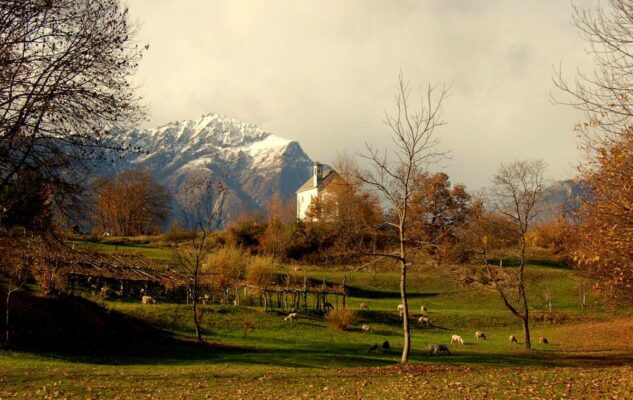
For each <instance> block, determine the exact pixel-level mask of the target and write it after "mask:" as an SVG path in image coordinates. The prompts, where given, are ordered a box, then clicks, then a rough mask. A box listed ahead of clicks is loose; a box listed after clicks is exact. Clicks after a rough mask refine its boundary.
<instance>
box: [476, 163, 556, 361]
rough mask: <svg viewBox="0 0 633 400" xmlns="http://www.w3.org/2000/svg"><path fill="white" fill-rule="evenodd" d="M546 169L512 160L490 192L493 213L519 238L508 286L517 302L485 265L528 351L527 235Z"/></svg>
mask: <svg viewBox="0 0 633 400" xmlns="http://www.w3.org/2000/svg"><path fill="white" fill-rule="evenodd" d="M545 168H546V165H545V163H544V162H543V161H542V160H532V161H514V162H511V163H509V164H501V167H500V168H499V171H498V172H497V174H496V175H495V176H494V179H493V186H492V189H491V195H492V199H491V200H492V201H493V202H494V207H495V209H496V211H497V212H498V213H499V214H501V215H503V216H505V217H506V218H507V219H508V220H509V221H510V223H511V226H512V227H513V231H514V235H515V236H516V238H517V239H518V243H517V256H518V260H519V266H518V270H517V271H516V276H515V284H514V285H511V286H512V287H513V288H514V289H515V290H516V293H515V294H516V299H517V300H516V302H515V301H513V300H512V299H511V297H510V293H509V289H508V287H507V286H506V285H501V284H500V282H499V280H498V279H497V278H496V276H495V273H494V272H493V270H492V269H491V268H490V267H489V265H488V264H487V263H486V266H487V268H488V269H487V270H488V273H489V275H490V277H491V279H492V280H493V282H494V284H495V287H496V289H497V291H498V293H499V295H500V296H501V299H502V301H503V304H504V305H505V306H506V308H507V309H508V310H510V312H512V314H513V315H514V316H515V317H517V318H518V319H519V320H520V321H521V324H522V326H523V335H524V339H525V347H526V348H527V349H530V348H531V342H530V327H529V307H528V297H527V293H526V286H525V264H526V249H527V233H528V230H529V228H530V227H531V226H532V223H533V222H534V220H535V219H536V217H537V216H538V214H539V206H540V203H541V201H542V199H543V190H544V188H545V187H544V185H545V180H544V173H545Z"/></svg>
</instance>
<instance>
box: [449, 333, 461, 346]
mask: <svg viewBox="0 0 633 400" xmlns="http://www.w3.org/2000/svg"><path fill="white" fill-rule="evenodd" d="M456 343H457V344H460V345H462V346H463V345H464V339H462V337H461V336H459V335H453V336H452V337H451V344H456Z"/></svg>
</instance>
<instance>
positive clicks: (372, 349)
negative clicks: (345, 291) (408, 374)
mask: <svg viewBox="0 0 633 400" xmlns="http://www.w3.org/2000/svg"><path fill="white" fill-rule="evenodd" d="M141 303H143V304H155V303H156V301H155V300H154V298H153V297H151V296H146V295H144V296H142V297H141ZM359 308H360V309H361V310H369V307H368V306H367V304H366V303H360V306H359ZM397 310H398V314H399V316H400V318H402V317H403V315H404V306H403V305H402V304H398V308H397ZM420 312H421V313H422V314H423V315H422V316H421V317H419V318H418V322H419V323H420V325H422V326H424V327H429V326H431V320H430V319H429V317H428V309H427V307H426V306H421V307H420ZM298 317H299V314H298V313H297V310H295V309H290V310H288V315H286V316H285V317H284V321H290V322H293V323H294V322H295V321H296V320H297V319H298ZM361 331H362V332H364V333H371V327H370V326H369V324H362V325H361ZM475 339H476V340H477V341H479V340H486V334H485V333H484V332H481V331H477V332H475ZM508 340H509V341H510V343H519V341H518V340H517V338H516V336H514V335H510V337H509V338H508ZM539 343H541V344H549V341H548V340H547V338H546V337H542V336H541V337H540V338H539ZM450 344H454V345H460V346H463V345H464V339H463V338H462V337H461V336H459V335H453V336H451V341H450ZM379 349H380V346H379V345H378V343H376V342H373V343H372V344H371V345H370V346H369V350H368V352H369V353H378V351H379ZM390 351H391V345H390V344H389V341H386V340H385V341H384V342H383V344H382V352H383V353H389V352H390ZM427 351H428V353H429V355H439V354H451V352H450V350H449V349H448V346H447V345H445V344H429V345H428V347H427Z"/></svg>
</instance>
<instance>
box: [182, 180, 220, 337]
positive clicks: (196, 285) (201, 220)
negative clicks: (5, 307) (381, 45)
mask: <svg viewBox="0 0 633 400" xmlns="http://www.w3.org/2000/svg"><path fill="white" fill-rule="evenodd" d="M227 191H228V188H227V187H226V186H225V184H224V183H223V182H222V181H218V182H215V181H213V180H212V178H211V177H201V178H191V179H189V180H188V181H186V182H185V184H184V185H183V186H182V189H181V190H179V191H178V193H176V201H177V203H178V211H179V214H180V218H181V224H182V227H183V229H184V230H185V232H186V233H187V235H186V236H187V241H186V244H185V245H184V246H181V247H180V248H179V249H178V250H177V251H176V254H175V261H176V265H177V267H178V269H179V270H180V271H181V272H182V273H184V274H185V275H186V276H187V278H188V280H189V293H190V295H191V298H192V299H193V323H194V326H195V330H196V338H197V340H198V341H199V342H201V341H202V331H201V329H200V316H199V314H198V301H199V295H200V286H201V277H202V275H203V273H204V272H205V271H204V262H205V261H206V259H207V258H208V257H209V254H211V251H212V247H211V243H210V239H211V234H212V232H213V231H214V230H217V229H219V228H220V227H221V226H222V224H223V222H224V217H225V207H224V200H225V198H226V194H227Z"/></svg>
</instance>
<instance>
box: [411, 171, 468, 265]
mask: <svg viewBox="0 0 633 400" xmlns="http://www.w3.org/2000/svg"><path fill="white" fill-rule="evenodd" d="M414 185H415V190H414V195H413V196H412V197H411V224H410V226H411V234H412V237H414V238H416V240H418V241H420V243H422V244H423V246H425V247H426V249H427V251H428V252H429V253H430V254H431V255H433V256H434V257H435V259H436V260H437V261H438V262H440V263H441V262H442V260H443V259H444V258H446V257H447V255H448V253H449V252H450V251H451V249H452V247H453V245H454V244H455V243H456V231H457V229H459V228H460V227H461V226H463V225H464V224H465V223H466V219H467V218H468V214H469V213H470V208H471V205H470V195H469V194H468V192H466V187H465V186H464V185H462V184H457V185H454V186H453V185H451V182H450V180H449V177H448V175H447V174H445V173H443V172H439V173H435V174H429V173H421V174H418V176H416V177H415V179H414Z"/></svg>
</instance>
